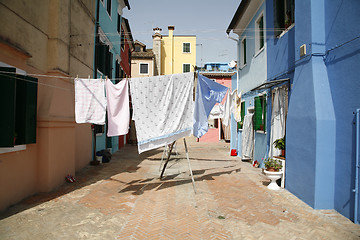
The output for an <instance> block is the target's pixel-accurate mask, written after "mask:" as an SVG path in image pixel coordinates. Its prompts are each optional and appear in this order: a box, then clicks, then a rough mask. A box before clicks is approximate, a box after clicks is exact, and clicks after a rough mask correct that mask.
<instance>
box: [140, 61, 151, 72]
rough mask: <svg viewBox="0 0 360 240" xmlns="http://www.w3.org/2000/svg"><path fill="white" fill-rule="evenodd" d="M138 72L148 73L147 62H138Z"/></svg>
mask: <svg viewBox="0 0 360 240" xmlns="http://www.w3.org/2000/svg"><path fill="white" fill-rule="evenodd" d="M140 74H149V64H148V63H140Z"/></svg>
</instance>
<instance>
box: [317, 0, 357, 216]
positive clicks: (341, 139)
mask: <svg viewBox="0 0 360 240" xmlns="http://www.w3.org/2000/svg"><path fill="white" fill-rule="evenodd" d="M325 10H326V11H325V39H326V44H325V48H326V50H330V49H333V48H334V47H335V46H340V45H342V44H343V43H346V42H348V41H350V40H352V39H354V38H356V37H359V36H360V24H359V23H360V14H359V13H360V1H357V0H347V1H340V0H337V1H335V0H332V1H326V2H325ZM324 61H325V65H326V68H327V71H328V76H329V84H330V89H331V96H332V100H333V105H334V109H335V117H336V125H335V127H336V142H335V149H336V150H335V158H336V163H335V169H336V170H335V202H334V206H335V209H336V210H337V211H338V212H340V213H341V214H343V215H344V216H346V217H348V218H350V219H352V220H353V219H354V193H353V192H352V189H353V188H354V183H355V126H354V125H353V120H354V115H353V112H354V111H355V110H356V109H357V108H360V100H359V99H360V79H359V76H360V39H359V38H357V39H356V40H354V41H350V42H349V43H347V44H345V45H343V46H340V47H338V48H335V49H333V50H330V51H328V53H327V54H326V56H325V60H324ZM358 214H359V213H358Z"/></svg>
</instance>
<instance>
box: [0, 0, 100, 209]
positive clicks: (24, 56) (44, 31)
mask: <svg viewBox="0 0 360 240" xmlns="http://www.w3.org/2000/svg"><path fill="white" fill-rule="evenodd" d="M69 9H71V11H70V10H69ZM95 9H96V7H95V0H87V1H85V0H82V1H63V0H52V1H42V2H41V4H34V3H33V1H25V0H22V1H6V3H1V4H0V22H1V23H2V24H1V25H2V26H1V32H0V67H1V68H0V87H1V89H2V91H3V92H4V93H6V94H1V95H2V96H1V97H0V104H1V107H2V109H5V111H3V114H2V117H1V118H0V119H1V120H0V122H1V123H2V126H3V127H4V132H3V134H2V135H1V137H0V196H1V197H0V211H1V210H4V209H5V208H7V207H8V206H10V205H12V204H14V203H16V202H18V201H20V200H22V199H23V198H25V197H28V196H30V195H32V194H34V193H37V192H47V191H51V190H53V189H55V188H56V187H58V186H60V185H61V184H63V183H64V181H65V176H66V175H67V174H72V175H75V172H76V171H78V170H80V169H81V168H83V167H84V166H86V165H87V164H88V163H89V162H90V161H91V158H92V131H91V126H90V124H75V119H74V80H73V77H76V75H79V76H83V77H84V76H86V77H87V76H88V75H90V76H92V74H93V59H94V51H93V50H91V51H89V45H90V46H91V47H90V49H93V47H92V46H93V45H92V44H93V42H94V30H95V24H94V23H95ZM5 97H6V99H5Z"/></svg>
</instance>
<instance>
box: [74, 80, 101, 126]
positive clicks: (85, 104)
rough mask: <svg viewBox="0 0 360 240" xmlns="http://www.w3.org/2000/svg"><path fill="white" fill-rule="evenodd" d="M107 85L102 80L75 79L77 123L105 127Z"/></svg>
mask: <svg viewBox="0 0 360 240" xmlns="http://www.w3.org/2000/svg"><path fill="white" fill-rule="evenodd" d="M105 116H106V98H105V83H104V80H102V79H88V78H86V79H82V78H76V79H75V121H76V123H93V124H99V125H104V124H105Z"/></svg>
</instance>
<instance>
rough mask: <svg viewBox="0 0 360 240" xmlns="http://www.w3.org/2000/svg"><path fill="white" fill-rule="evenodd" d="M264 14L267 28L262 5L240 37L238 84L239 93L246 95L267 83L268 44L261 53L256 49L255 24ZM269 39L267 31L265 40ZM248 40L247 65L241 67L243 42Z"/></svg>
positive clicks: (263, 5)
mask: <svg viewBox="0 0 360 240" xmlns="http://www.w3.org/2000/svg"><path fill="white" fill-rule="evenodd" d="M261 14H263V16H264V29H266V28H267V23H266V12H265V4H264V3H263V4H261V6H260V7H259V9H258V11H257V12H256V14H255V15H254V17H253V18H252V20H251V21H250V23H249V24H248V26H247V27H246V30H245V31H244V32H243V33H242V35H241V36H239V40H240V41H239V44H238V52H239V56H240V57H239V59H238V65H239V68H240V79H239V82H238V86H237V87H238V91H241V92H242V93H246V92H248V91H250V90H251V89H252V88H254V87H256V86H258V85H259V84H261V83H263V82H265V81H266V78H267V74H266V67H267V66H266V51H267V50H266V48H267V47H266V43H265V46H264V48H263V49H262V50H261V51H258V50H257V49H256V47H255V33H256V31H255V30H254V29H255V22H256V20H257V19H258V18H259V17H260V16H261ZM266 37H267V31H264V38H265V39H266ZM244 38H246V65H245V66H241V64H240V63H241V61H240V59H241V58H242V54H243V52H242V49H241V41H242V40H243V39H244Z"/></svg>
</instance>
